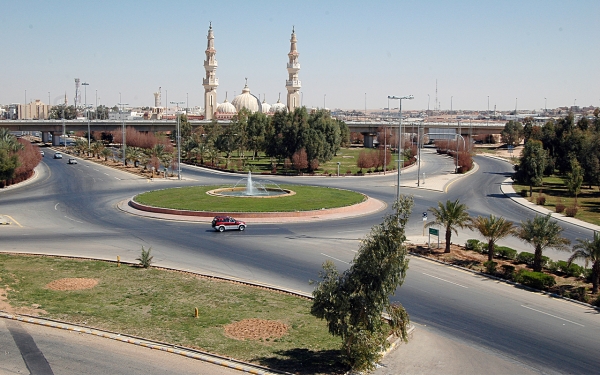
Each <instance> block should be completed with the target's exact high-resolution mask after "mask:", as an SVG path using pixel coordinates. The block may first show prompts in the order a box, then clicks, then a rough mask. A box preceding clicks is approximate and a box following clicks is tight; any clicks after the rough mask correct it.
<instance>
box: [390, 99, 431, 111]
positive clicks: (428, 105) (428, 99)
mask: <svg viewBox="0 0 600 375" xmlns="http://www.w3.org/2000/svg"><path fill="white" fill-rule="evenodd" d="M430 100H431V96H430V95H429V94H427V116H429V101H430ZM388 107H389V106H388Z"/></svg>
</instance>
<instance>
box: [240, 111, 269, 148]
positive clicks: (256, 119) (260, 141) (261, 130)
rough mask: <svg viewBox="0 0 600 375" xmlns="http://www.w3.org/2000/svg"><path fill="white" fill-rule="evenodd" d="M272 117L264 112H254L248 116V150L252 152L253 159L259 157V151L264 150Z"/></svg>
mask: <svg viewBox="0 0 600 375" xmlns="http://www.w3.org/2000/svg"><path fill="white" fill-rule="evenodd" d="M269 120H270V117H267V115H265V114H264V113H262V112H254V113H252V114H251V115H250V116H248V125H247V127H246V138H247V143H248V149H250V150H252V159H253V160H254V158H255V157H257V156H258V151H259V150H262V149H263V148H264V144H265V132H266V130H267V124H268V122H269Z"/></svg>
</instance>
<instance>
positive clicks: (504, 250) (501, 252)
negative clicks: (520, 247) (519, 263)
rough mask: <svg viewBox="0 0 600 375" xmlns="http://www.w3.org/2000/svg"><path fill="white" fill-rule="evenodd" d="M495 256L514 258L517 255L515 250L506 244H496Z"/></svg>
mask: <svg viewBox="0 0 600 375" xmlns="http://www.w3.org/2000/svg"><path fill="white" fill-rule="evenodd" d="M494 251H495V253H496V254H494V255H495V256H497V257H500V258H504V259H510V260H514V259H515V258H516V257H517V250H515V249H511V248H510V247H506V246H496V247H495V248H494Z"/></svg>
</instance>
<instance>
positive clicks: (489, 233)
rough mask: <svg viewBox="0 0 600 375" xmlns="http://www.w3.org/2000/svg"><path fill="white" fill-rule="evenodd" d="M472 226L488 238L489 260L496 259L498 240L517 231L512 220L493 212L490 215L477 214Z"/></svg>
mask: <svg viewBox="0 0 600 375" xmlns="http://www.w3.org/2000/svg"><path fill="white" fill-rule="evenodd" d="M471 226H472V227H473V228H474V229H477V230H478V231H479V233H480V234H481V235H482V236H483V237H485V238H486V239H487V240H488V260H489V261H492V260H494V252H495V246H496V242H498V241H499V240H501V239H503V238H504V237H507V236H510V235H512V234H514V233H515V228H514V227H513V224H512V223H511V222H510V221H507V220H506V219H505V218H503V217H498V216H495V215H491V214H490V216H489V217H482V216H477V217H476V218H475V219H474V220H473V222H472V224H471Z"/></svg>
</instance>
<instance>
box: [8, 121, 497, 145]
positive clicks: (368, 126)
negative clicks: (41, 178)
mask: <svg viewBox="0 0 600 375" xmlns="http://www.w3.org/2000/svg"><path fill="white" fill-rule="evenodd" d="M189 123H190V124H191V126H192V128H196V127H198V126H201V125H208V124H210V123H211V120H191V121H189ZM218 123H219V124H221V125H223V126H227V125H229V124H230V123H231V121H229V120H219V121H218ZM346 124H347V125H348V128H349V129H350V131H351V132H357V133H361V134H363V136H364V139H365V141H364V143H365V146H366V147H372V146H373V143H374V140H375V139H376V137H377V131H378V129H381V128H383V127H387V128H389V129H391V130H392V132H394V133H397V132H398V122H397V121H384V120H376V121H346ZM504 124H505V123H504V122H497V121H496V122H471V121H469V122H466V121H454V122H452V121H451V122H426V121H423V120H421V119H411V118H409V119H407V120H403V121H402V130H401V133H403V134H417V133H418V131H419V130H418V129H419V128H421V129H423V132H424V134H427V135H429V139H431V140H436V139H454V138H455V137H456V135H457V134H460V135H461V136H462V137H463V138H465V139H467V138H469V139H470V138H471V137H472V136H475V135H480V134H499V133H500V132H501V131H502V129H504ZM88 126H89V129H90V131H96V132H113V131H119V130H121V131H122V130H123V129H124V127H133V128H135V129H136V130H137V131H140V132H167V131H174V130H175V128H176V126H177V120H125V121H121V120H90V121H89V122H88V121H87V120H81V119H78V120H0V127H2V128H8V129H9V130H10V131H21V132H41V133H42V140H43V141H44V142H48V141H49V139H50V137H49V135H50V134H52V136H53V137H52V144H53V145H58V142H59V137H58V136H59V135H62V134H63V133H64V134H67V133H69V132H77V131H83V132H87V130H88ZM55 134H56V135H57V136H56V137H55V136H54V135H55Z"/></svg>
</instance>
